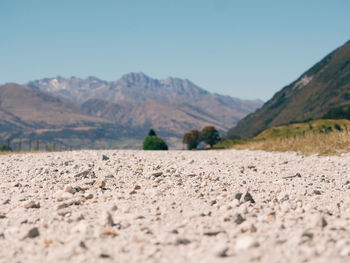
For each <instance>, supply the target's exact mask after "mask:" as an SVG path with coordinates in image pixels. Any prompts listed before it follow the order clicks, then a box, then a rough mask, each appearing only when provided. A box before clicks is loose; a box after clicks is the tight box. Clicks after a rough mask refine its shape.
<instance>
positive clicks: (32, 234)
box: [25, 227, 40, 238]
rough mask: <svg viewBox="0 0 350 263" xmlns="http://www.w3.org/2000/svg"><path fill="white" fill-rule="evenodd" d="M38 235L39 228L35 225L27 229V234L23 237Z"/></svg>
mask: <svg viewBox="0 0 350 263" xmlns="http://www.w3.org/2000/svg"><path fill="white" fill-rule="evenodd" d="M39 235H40V233H39V229H38V228H37V227H33V228H32V229H30V230H29V231H28V234H27V235H26V236H25V237H28V238H36V237H38V236H39Z"/></svg>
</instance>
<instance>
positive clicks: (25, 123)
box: [0, 84, 134, 149]
mask: <svg viewBox="0 0 350 263" xmlns="http://www.w3.org/2000/svg"><path fill="white" fill-rule="evenodd" d="M125 134H127V135H128V136H134V133H133V132H132V131H128V132H127V131H126V130H125V129H124V128H123V127H122V126H120V125H117V124H115V123H112V122H110V121H107V120H105V119H101V118H97V117H94V116H88V115H86V114H83V113H82V112H81V109H80V108H79V106H77V105H75V104H74V103H71V102H70V101H68V100H65V99H63V98H61V97H57V96H53V95H51V94H49V93H46V92H43V91H39V90H33V89H31V88H28V87H26V86H21V85H17V84H7V85H2V86H0V138H1V140H2V142H4V141H6V140H7V139H9V140H11V142H12V146H13V147H14V148H15V149H17V148H18V147H20V146H19V144H21V146H22V147H23V148H22V149H27V148H28V147H29V146H28V144H29V142H30V141H33V140H41V141H42V142H44V141H45V142H46V143H47V142H50V143H55V144H56V145H59V146H65V147H68V146H69V147H74V148H80V147H83V148H90V147H91V148H94V147H98V144H96V142H98V141H99V140H100V139H101V138H103V141H106V140H110V141H113V140H116V141H117V139H119V138H118V136H119V137H120V138H122V137H123V136H124V135H125Z"/></svg>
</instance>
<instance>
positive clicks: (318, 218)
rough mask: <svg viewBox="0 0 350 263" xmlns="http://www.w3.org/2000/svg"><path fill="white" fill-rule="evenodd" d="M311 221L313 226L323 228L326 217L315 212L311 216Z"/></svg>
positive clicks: (325, 224) (325, 223)
mask: <svg viewBox="0 0 350 263" xmlns="http://www.w3.org/2000/svg"><path fill="white" fill-rule="evenodd" d="M312 222H313V225H314V226H315V227H321V228H324V227H326V226H327V225H328V223H327V221H326V219H325V218H324V217H323V216H322V215H319V214H316V215H314V216H313V218H312Z"/></svg>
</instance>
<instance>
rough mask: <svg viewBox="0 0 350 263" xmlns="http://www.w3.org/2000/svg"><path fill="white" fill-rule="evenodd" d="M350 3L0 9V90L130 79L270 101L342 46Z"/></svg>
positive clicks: (90, 1)
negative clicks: (57, 81)
mask: <svg viewBox="0 0 350 263" xmlns="http://www.w3.org/2000/svg"><path fill="white" fill-rule="evenodd" d="M349 14H350V1H349V0H0V83H1V84H3V83H8V82H16V83H26V82H28V81H30V80H36V79H41V78H46V77H55V76H59V75H60V76H64V77H70V76H76V77H81V78H86V77H88V76H96V77H98V78H101V79H104V80H108V81H113V80H117V79H119V78H120V77H121V76H122V75H124V74H126V73H129V72H143V73H145V74H147V75H149V76H150V77H153V78H158V79H165V78H167V77H169V76H172V77H178V78H184V79H189V80H191V81H192V82H194V83H195V84H197V85H198V86H200V87H202V88H204V89H206V90H209V91H211V92H216V93H219V94H224V95H231V96H234V97H238V98H243V99H256V98H260V99H263V100H268V99H269V98H271V97H272V96H273V94H274V93H275V92H277V91H278V90H280V89H281V88H283V87H284V86H285V85H287V84H289V83H290V82H292V81H294V80H295V79H296V78H298V77H299V76H300V75H301V74H302V73H303V72H304V71H306V70H307V69H308V68H309V67H311V66H312V65H313V64H315V63H316V62H318V61H319V60H321V59H322V58H323V57H324V56H326V55H327V54H328V53H329V52H331V51H332V50H334V49H335V48H337V47H339V46H341V45H342V44H344V43H345V42H346V41H348V40H349V39H350V15H349Z"/></svg>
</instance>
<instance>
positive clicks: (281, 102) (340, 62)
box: [228, 41, 350, 138]
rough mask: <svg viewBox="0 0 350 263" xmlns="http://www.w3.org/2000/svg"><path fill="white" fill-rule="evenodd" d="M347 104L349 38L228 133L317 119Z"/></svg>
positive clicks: (245, 134)
mask: <svg viewBox="0 0 350 263" xmlns="http://www.w3.org/2000/svg"><path fill="white" fill-rule="evenodd" d="M346 105H350V41H349V42H347V43H345V44H344V45H343V46H341V47H340V48H338V49H336V50H335V51H333V52H332V53H330V54H329V55H327V56H326V57H325V58H324V59H322V60H321V61H320V62H318V63H317V64H316V65H314V66H313V67H312V68H310V69H309V70H308V71H306V72H305V73H304V74H302V75H301V76H300V77H299V78H298V79H297V80H296V81H294V82H293V83H291V84H290V85H288V86H286V87H284V88H283V89H282V90H281V91H279V92H278V93H276V94H275V95H274V96H273V98H272V99H271V100H269V101H268V102H266V103H265V104H264V106H263V107H262V108H260V109H259V110H257V111H256V112H254V113H252V114H250V115H248V116H247V117H245V118H244V119H242V120H241V121H240V122H239V123H238V124H237V126H235V127H234V128H232V129H231V130H230V131H229V132H228V137H234V136H239V137H241V138H249V137H252V136H254V135H256V134H258V133H259V132H260V131H262V130H264V129H266V128H269V127H274V126H279V125H284V124H288V123H292V122H301V121H305V120H309V119H317V118H320V117H322V116H323V115H324V114H325V113H326V112H327V111H329V110H330V109H333V108H337V107H342V106H346Z"/></svg>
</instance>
